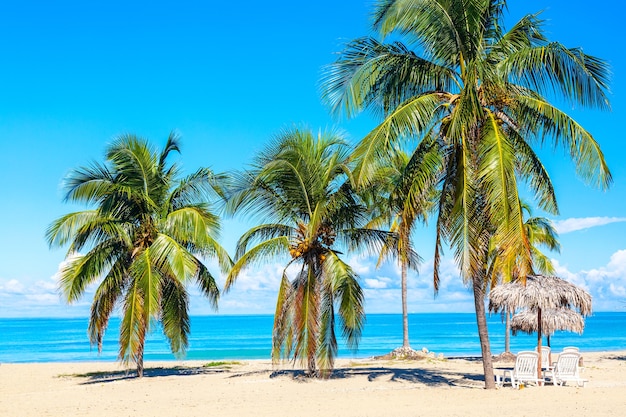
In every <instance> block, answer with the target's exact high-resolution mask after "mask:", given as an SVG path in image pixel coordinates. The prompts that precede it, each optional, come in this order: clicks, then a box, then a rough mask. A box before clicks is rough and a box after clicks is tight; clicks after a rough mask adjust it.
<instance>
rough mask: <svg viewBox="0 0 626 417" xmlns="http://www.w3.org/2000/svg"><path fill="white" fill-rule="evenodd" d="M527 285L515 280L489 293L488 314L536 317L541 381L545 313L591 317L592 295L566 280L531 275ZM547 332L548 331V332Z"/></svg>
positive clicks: (538, 364) (538, 368)
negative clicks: (525, 313) (531, 313)
mask: <svg viewBox="0 0 626 417" xmlns="http://www.w3.org/2000/svg"><path fill="white" fill-rule="evenodd" d="M525 281H526V282H524V281H523V280H516V281H512V282H509V283H506V284H502V285H498V286H497V287H495V288H493V289H492V290H491V291H490V292H489V311H492V312H496V313H497V312H499V311H505V310H508V311H516V310H519V309H522V308H526V309H528V310H531V311H535V312H536V314H537V353H538V354H539V360H538V362H537V376H538V377H539V378H540V377H541V338H542V335H543V322H544V319H543V317H542V313H543V311H544V310H545V311H546V312H547V311H548V310H551V309H552V310H556V309H576V310H578V311H579V313H580V314H581V315H582V316H587V315H589V314H591V295H589V293H587V292H586V291H585V290H583V289H582V288H580V287H578V286H576V285H574V284H571V283H569V282H567V281H565V280H564V279H561V278H558V277H553V276H545V275H529V276H527V277H526V280H525ZM546 330H547V329H546Z"/></svg>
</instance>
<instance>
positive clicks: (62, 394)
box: [0, 351, 626, 417]
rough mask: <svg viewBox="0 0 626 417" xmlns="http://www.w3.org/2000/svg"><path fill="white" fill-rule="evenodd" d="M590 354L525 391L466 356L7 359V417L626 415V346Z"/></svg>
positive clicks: (1, 411)
mask: <svg viewBox="0 0 626 417" xmlns="http://www.w3.org/2000/svg"><path fill="white" fill-rule="evenodd" d="M583 357H584V365H585V370H584V373H583V375H584V377H585V378H586V379H588V380H589V382H588V383H587V386H586V387H584V388H579V387H576V386H565V387H555V386H551V385H547V386H544V387H535V386H527V387H526V388H524V389H522V390H517V389H513V388H511V387H510V386H505V387H503V388H501V389H497V390H485V389H483V381H482V365H481V363H480V362H479V361H477V360H466V359H444V360H438V359H423V360H419V361H387V360H373V359H359V360H340V361H338V363H337V367H336V370H335V373H334V375H333V378H331V379H329V380H316V379H309V378H305V377H303V376H302V373H301V372H300V371H298V370H294V369H293V368H292V367H291V366H290V365H285V366H281V367H280V368H272V365H271V363H270V362H269V361H263V360H255V361H240V362H236V363H226V364H222V365H218V366H205V365H206V364H207V363H209V362H207V361H202V362H200V361H180V362H147V363H146V376H145V377H144V378H143V379H136V378H134V377H130V376H129V375H127V373H126V372H125V370H124V368H122V367H121V366H120V365H119V364H117V363H37V364H34V363H33V364H10V363H3V364H2V365H0V415H1V416H113V415H115V416H135V415H146V416H169V417H172V416H207V415H214V416H286V415H289V416H485V415H515V416H531V415H532V416H536V415H550V416H553V417H558V416H563V417H566V416H567V417H569V416H576V415H580V416H584V415H593V416H609V415H611V416H620V415H626V351H620V352H602V353H598V352H594V353H584V354H583ZM213 365H215V364H213ZM499 366H507V364H503V363H496V367H499Z"/></svg>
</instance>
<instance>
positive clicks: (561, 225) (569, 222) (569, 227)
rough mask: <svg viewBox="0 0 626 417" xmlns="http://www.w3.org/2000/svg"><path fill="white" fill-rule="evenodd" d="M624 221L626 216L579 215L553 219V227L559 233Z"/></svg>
mask: <svg viewBox="0 0 626 417" xmlns="http://www.w3.org/2000/svg"><path fill="white" fill-rule="evenodd" d="M620 222H626V217H579V218H571V219H565V220H556V221H554V227H555V228H556V231H557V232H558V233H559V234H565V233H570V232H574V231H577V230H584V229H590V228H592V227H597V226H604V225H607V224H611V223H620Z"/></svg>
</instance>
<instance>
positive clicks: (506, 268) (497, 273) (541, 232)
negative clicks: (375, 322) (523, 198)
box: [487, 203, 561, 353]
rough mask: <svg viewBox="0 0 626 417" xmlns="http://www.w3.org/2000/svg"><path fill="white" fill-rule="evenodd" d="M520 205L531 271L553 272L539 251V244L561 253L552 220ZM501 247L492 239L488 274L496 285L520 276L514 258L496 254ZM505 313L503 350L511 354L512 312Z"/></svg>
mask: <svg viewBox="0 0 626 417" xmlns="http://www.w3.org/2000/svg"><path fill="white" fill-rule="evenodd" d="M522 208H523V210H524V213H525V215H526V220H525V221H524V228H525V229H526V236H528V240H529V242H530V248H531V253H532V270H531V274H533V275H536V274H537V273H539V274H543V275H554V273H555V270H554V265H553V264H552V261H551V260H550V258H549V257H548V256H546V255H545V254H544V253H543V252H541V250H540V247H541V246H543V247H545V248H547V249H549V250H551V251H556V252H560V250H561V245H560V243H559V241H558V234H557V231H556V229H555V228H554V226H553V224H552V222H551V221H550V220H549V219H546V218H545V217H534V216H533V212H532V208H531V207H530V206H529V205H528V204H526V203H522ZM500 253H501V250H500V248H498V246H497V242H495V241H492V242H491V243H490V249H489V258H490V262H489V266H488V267H487V269H488V271H489V272H488V276H490V277H491V278H490V279H491V286H492V287H493V286H495V285H497V283H498V282H500V281H510V280H514V279H520V277H519V276H516V274H517V268H516V266H515V259H508V260H507V259H502V258H501V256H499V254H500ZM503 313H504V315H505V334H504V351H505V352H506V353H510V351H511V315H512V314H513V313H514V312H512V311H507V310H506V309H505V310H504V312H503Z"/></svg>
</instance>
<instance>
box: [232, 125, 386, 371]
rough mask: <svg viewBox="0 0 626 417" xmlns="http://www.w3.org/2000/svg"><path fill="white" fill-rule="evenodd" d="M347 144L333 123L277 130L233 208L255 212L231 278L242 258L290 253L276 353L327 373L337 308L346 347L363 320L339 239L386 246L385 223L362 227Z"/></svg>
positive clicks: (344, 243)
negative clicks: (324, 127) (329, 127)
mask: <svg viewBox="0 0 626 417" xmlns="http://www.w3.org/2000/svg"><path fill="white" fill-rule="evenodd" d="M348 151H349V148H348V146H347V143H346V142H345V140H344V139H343V138H342V136H341V135H340V134H339V133H337V132H325V133H320V134H318V135H315V134H313V133H312V132H311V131H310V130H308V129H300V128H293V129H288V130H285V131H283V132H281V133H280V134H279V135H278V136H277V137H276V138H275V139H274V141H273V142H271V143H270V144H269V145H268V146H267V147H266V149H265V150H264V151H262V152H261V153H260V154H259V155H258V156H257V157H256V159H255V160H254V162H253V164H252V166H251V168H250V169H249V170H248V171H246V172H243V173H241V174H240V175H239V177H238V179H237V180H236V181H235V182H237V183H238V184H237V185H236V186H235V187H234V188H233V192H232V195H231V196H230V198H229V203H228V208H229V210H230V211H231V212H233V213H234V212H243V213H245V214H248V215H251V216H254V217H256V218H259V219H260V221H261V222H262V224H259V225H258V226H255V227H253V228H251V229H250V230H248V231H247V232H246V233H244V234H243V236H241V238H240V239H239V241H238V243H237V252H236V261H235V264H234V266H233V268H232V270H231V272H230V274H229V276H228V278H227V281H226V285H225V289H228V288H230V287H231V286H232V285H233V284H234V283H235V281H236V279H237V277H238V276H239V274H240V273H241V271H242V270H243V269H244V268H247V267H250V266H253V265H255V264H258V263H260V262H267V261H270V260H274V259H285V261H286V263H285V268H284V270H283V273H282V278H281V283H280V288H279V293H278V300H277V303H276V313H275V320H274V331H273V342H272V343H273V349H272V358H273V360H274V361H279V360H280V359H281V358H292V359H293V360H294V361H299V362H300V363H301V364H302V365H304V366H306V368H307V371H308V373H309V374H310V375H312V376H313V375H318V374H319V371H320V370H321V373H322V375H328V373H329V372H330V371H331V370H332V369H333V364H334V358H335V356H336V355H337V338H336V335H335V316H336V315H337V316H338V319H339V328H340V329H341V331H342V334H343V336H344V337H345V339H346V342H347V345H348V347H350V348H352V349H356V348H357V346H358V342H359V338H360V335H361V330H362V327H363V324H364V319H365V315H364V310H363V301H364V300H363V291H362V289H361V286H360V285H359V282H358V280H357V274H356V273H355V272H354V271H353V269H352V268H351V267H350V266H349V265H348V264H347V263H346V262H345V261H344V260H343V259H342V258H341V255H342V252H340V251H339V248H347V249H355V250H357V249H358V250H360V249H372V250H380V248H381V246H382V245H383V244H384V242H385V241H387V240H388V238H389V233H385V232H382V231H376V230H370V229H365V228H363V227H362V225H364V224H365V223H366V220H367V218H366V216H365V214H366V207H365V206H364V205H363V203H362V202H361V201H360V199H359V198H358V196H357V195H356V194H355V193H354V190H353V188H352V186H351V184H350V181H349V178H350V168H351V167H350V166H349V164H348V160H347V156H348Z"/></svg>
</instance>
